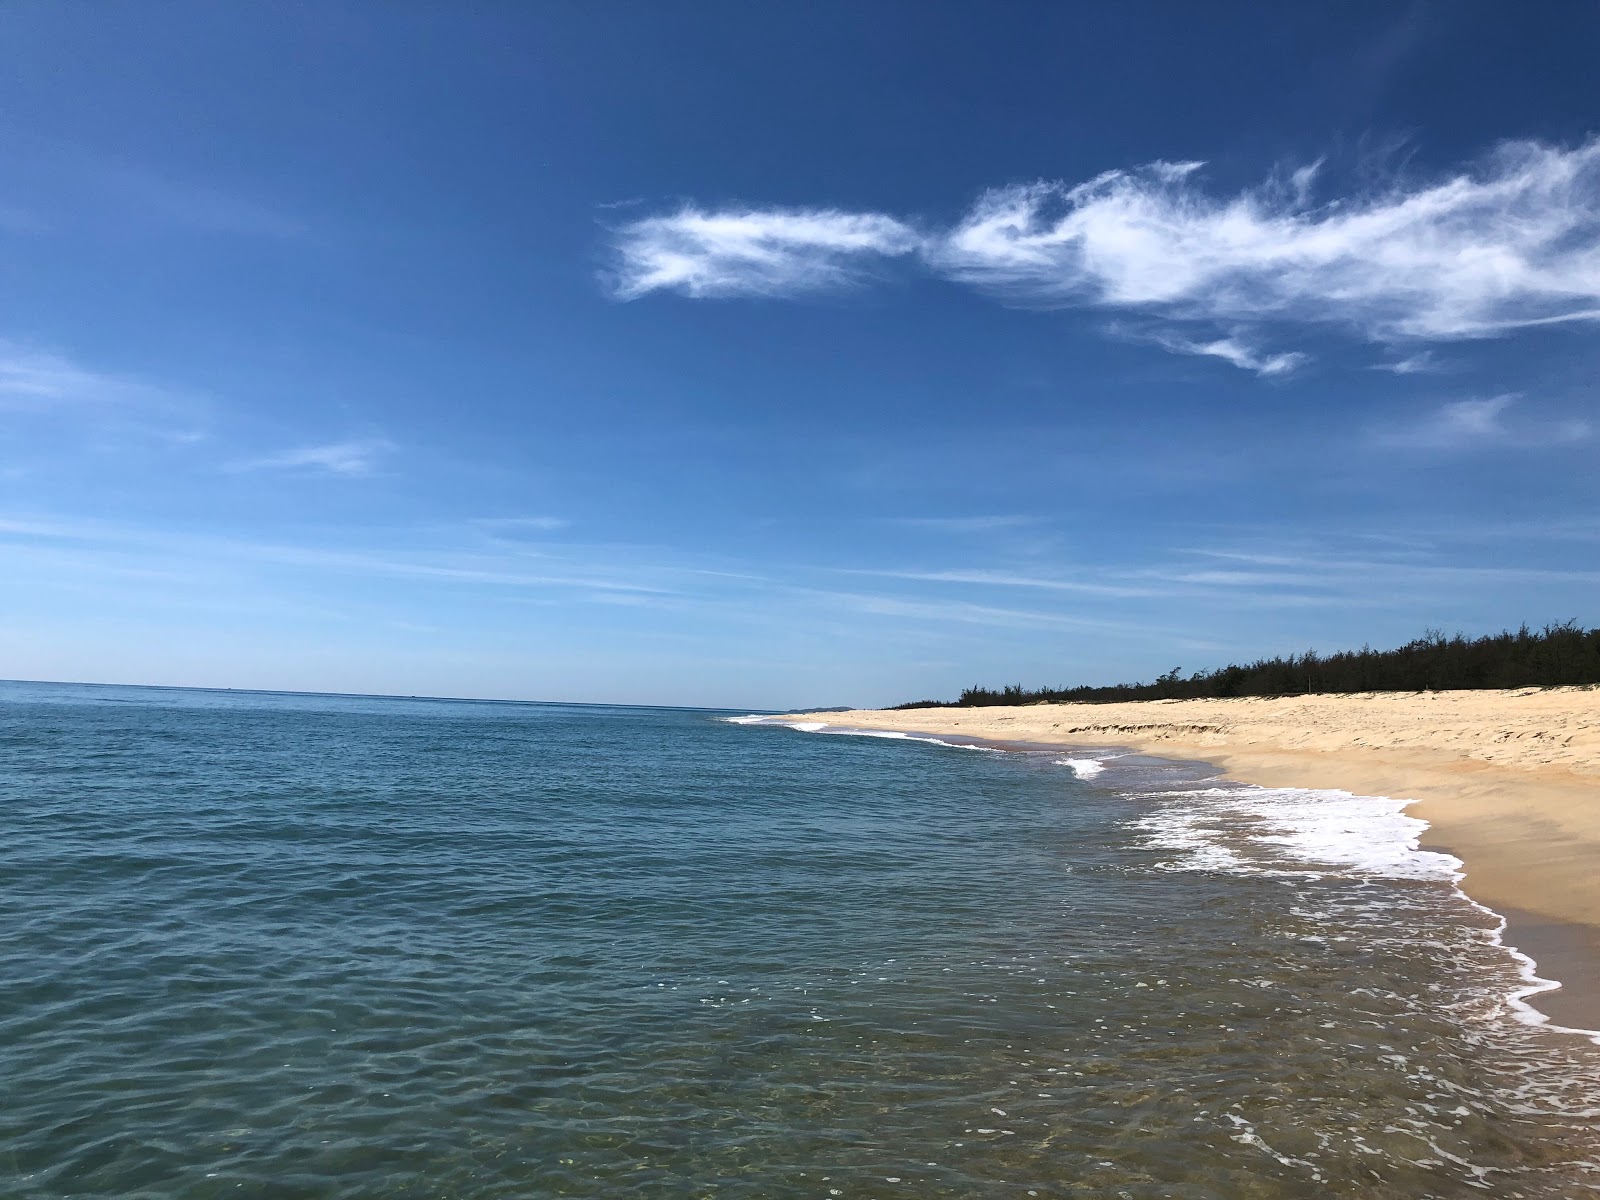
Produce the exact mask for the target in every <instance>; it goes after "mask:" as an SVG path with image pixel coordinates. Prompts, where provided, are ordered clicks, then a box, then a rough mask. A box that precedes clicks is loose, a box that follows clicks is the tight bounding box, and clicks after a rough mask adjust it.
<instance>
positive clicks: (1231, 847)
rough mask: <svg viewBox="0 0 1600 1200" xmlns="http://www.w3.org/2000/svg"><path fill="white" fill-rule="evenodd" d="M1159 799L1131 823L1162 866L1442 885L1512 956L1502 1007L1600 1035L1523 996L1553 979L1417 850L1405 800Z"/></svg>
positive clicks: (1325, 796)
mask: <svg viewBox="0 0 1600 1200" xmlns="http://www.w3.org/2000/svg"><path fill="white" fill-rule="evenodd" d="M1159 798H1160V801H1161V803H1160V806H1159V807H1158V808H1157V809H1156V810H1155V811H1154V812H1152V813H1150V814H1149V815H1147V816H1144V817H1141V818H1139V819H1138V820H1136V821H1133V822H1131V824H1132V827H1133V828H1135V829H1137V830H1138V831H1139V832H1141V833H1142V834H1144V836H1145V843H1144V844H1145V845H1146V846H1148V847H1149V848H1151V849H1154V850H1159V851H1167V852H1171V853H1172V855H1173V857H1171V858H1168V859H1166V860H1165V861H1164V862H1162V864H1161V866H1162V867H1164V868H1166V869H1168V870H1186V871H1205V872H1216V873H1220V874H1234V875H1267V876H1299V877H1301V878H1308V877H1309V878H1329V877H1345V878H1357V879H1390V880H1423V881H1432V882H1437V883H1444V884H1447V885H1449V887H1450V888H1451V890H1452V891H1453V892H1454V894H1455V895H1456V897H1458V899H1459V900H1461V901H1464V902H1466V903H1467V904H1470V905H1471V906H1472V907H1474V908H1476V909H1477V910H1478V911H1480V912H1482V913H1484V914H1486V915H1488V916H1489V917H1491V918H1493V919H1494V920H1495V921H1496V922H1497V924H1496V927H1495V929H1494V930H1493V931H1492V932H1491V933H1490V935H1489V941H1490V942H1491V944H1493V945H1494V946H1496V947H1498V948H1500V949H1501V950H1502V951H1503V952H1504V953H1507V954H1509V955H1510V956H1511V958H1512V961H1513V962H1514V963H1515V965H1516V970H1517V973H1518V975H1519V976H1520V977H1521V979H1522V986H1520V987H1518V988H1516V989H1514V990H1513V991H1512V992H1511V993H1509V994H1508V995H1506V996H1505V997H1504V1002H1505V1006H1506V1011H1507V1012H1508V1013H1509V1014H1510V1015H1511V1016H1512V1017H1513V1018H1514V1019H1515V1020H1517V1021H1519V1022H1521V1023H1523V1024H1525V1025H1534V1026H1542V1027H1545V1028H1547V1029H1550V1030H1552V1031H1555V1032H1562V1033H1573V1034H1579V1035H1581V1036H1584V1037H1587V1038H1588V1039H1590V1040H1591V1041H1593V1042H1595V1043H1596V1044H1597V1045H1600V1032H1597V1031H1594V1030H1588V1029H1574V1028H1571V1027H1569V1026H1564V1025H1557V1024H1555V1023H1553V1022H1552V1021H1551V1020H1550V1018H1549V1017H1548V1016H1546V1015H1545V1014H1544V1013H1542V1012H1540V1011H1539V1010H1538V1009H1536V1008H1534V1007H1533V1006H1532V1005H1531V1004H1529V1003H1528V1000H1529V998H1530V997H1533V996H1537V995H1540V994H1541V993H1544V992H1548V991H1553V990H1554V989H1556V988H1558V987H1560V986H1561V985H1560V984H1559V983H1558V982H1556V981H1554V980H1550V979H1545V978H1544V977H1542V976H1541V975H1540V974H1539V972H1538V964H1537V963H1535V962H1534V960H1533V959H1532V958H1531V957H1529V956H1528V955H1527V954H1525V953H1523V952H1522V951H1521V950H1518V949H1517V948H1516V947H1514V946H1511V945H1509V944H1507V942H1506V940H1505V932H1506V919H1505V918H1504V917H1503V916H1501V915H1500V914H1499V913H1496V912H1495V911H1494V910H1492V909H1490V908H1488V907H1486V906H1485V905H1482V904H1480V903H1478V902H1477V901H1476V900H1473V899H1472V897H1471V896H1469V895H1467V893H1466V892H1464V891H1462V889H1461V881H1462V879H1463V878H1464V876H1463V871H1462V866H1463V864H1462V862H1461V860H1460V859H1459V858H1456V857H1455V856H1454V855H1452V854H1445V853H1441V852H1439V851H1436V850H1424V849H1423V848H1422V847H1421V845H1420V841H1421V838H1422V835H1423V834H1424V833H1425V832H1426V831H1427V829H1428V823H1427V822H1426V821H1423V820H1421V819H1419V818H1417V817H1411V816H1407V815H1406V812H1405V809H1406V808H1407V807H1408V806H1409V805H1410V804H1411V803H1412V802H1411V801H1409V800H1396V799H1393V798H1391V797H1388V796H1357V795H1354V794H1352V793H1350V792H1345V791H1337V790H1333V789H1313V788H1267V787H1254V786H1226V787H1210V788H1199V789H1194V790H1189V791H1174V792H1163V793H1160V794H1159Z"/></svg>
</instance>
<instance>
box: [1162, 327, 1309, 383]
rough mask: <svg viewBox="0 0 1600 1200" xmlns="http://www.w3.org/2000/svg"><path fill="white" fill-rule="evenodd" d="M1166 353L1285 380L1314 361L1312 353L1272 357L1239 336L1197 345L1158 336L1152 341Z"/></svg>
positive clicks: (1289, 352)
mask: <svg viewBox="0 0 1600 1200" xmlns="http://www.w3.org/2000/svg"><path fill="white" fill-rule="evenodd" d="M1151 340H1152V341H1154V342H1155V343H1156V345H1158V346H1160V347H1161V348H1162V349H1163V350H1169V351H1171V352H1172V353H1174V354H1195V355H1200V356H1202V357H1208V358H1220V359H1222V361H1223V362H1226V363H1231V364H1233V365H1234V366H1236V367H1238V368H1239V369H1240V370H1241V371H1253V372H1255V373H1256V374H1257V375H1260V376H1262V377H1263V378H1265V379H1274V378H1281V377H1282V376H1285V375H1289V374H1292V373H1293V372H1295V371H1297V370H1299V369H1300V368H1301V367H1303V366H1304V365H1305V364H1306V363H1308V362H1310V361H1311V356H1310V355H1309V354H1302V353H1300V352H1299V351H1293V350H1291V351H1288V352H1286V353H1281V354H1268V353H1265V352H1263V351H1260V350H1256V349H1254V348H1253V347H1251V346H1250V345H1249V344H1248V343H1247V342H1245V341H1244V340H1243V338H1242V337H1241V336H1239V335H1237V334H1235V335H1233V336H1230V337H1222V338H1216V339H1215V340H1213V341H1209V342H1195V341H1191V340H1189V339H1188V338H1180V337H1172V336H1169V335H1157V336H1155V337H1154V338H1152V339H1151Z"/></svg>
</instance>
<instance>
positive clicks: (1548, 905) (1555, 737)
mask: <svg viewBox="0 0 1600 1200" xmlns="http://www.w3.org/2000/svg"><path fill="white" fill-rule="evenodd" d="M795 719H804V720H809V721H824V722H826V723H828V724H829V725H835V726H848V727H854V728H860V729H895V730H903V731H906V732H915V733H931V734H938V735H955V736H961V737H968V738H975V739H982V740H985V741H1001V742H1036V743H1050V744H1061V745H1074V746H1107V745H1116V746H1125V747H1128V748H1130V749H1133V750H1136V751H1138V752H1140V753H1144V754H1152V755H1159V756H1160V757H1163V758H1180V759H1200V760H1203V761H1206V762H1210V763H1213V764H1215V765H1216V766H1217V767H1219V768H1220V769H1221V770H1223V771H1224V772H1225V773H1226V774H1227V775H1228V776H1229V777H1231V778H1233V779H1236V780H1239V781H1240V782H1245V783H1258V784H1264V785H1267V786H1272V787H1308V788H1342V789H1344V790H1345V791H1349V792H1355V793H1357V794H1361V795H1374V796H1391V797H1394V798H1396V799H1405V800H1415V801H1417V802H1418V803H1417V804H1416V805H1415V806H1414V807H1412V808H1411V809H1410V810H1409V811H1410V812H1411V813H1412V814H1413V815H1415V816H1418V817H1421V818H1423V819H1424V820H1426V821H1427V822H1429V824H1430V826H1431V827H1432V828H1431V832H1430V833H1429V835H1428V837H1427V838H1426V842H1427V844H1428V845H1430V846H1434V847H1437V848H1443V849H1447V850H1449V851H1450V852H1451V853H1453V854H1455V855H1457V856H1458V857H1459V858H1461V859H1462V861H1463V862H1464V863H1465V864H1466V866H1465V870H1466V879H1465V881H1464V883H1463V885H1462V886H1463V887H1464V888H1465V890H1466V891H1467V893H1468V895H1470V896H1472V898H1473V899H1475V900H1477V901H1478V902H1479V903H1482V904H1486V905H1488V906H1489V907H1490V908H1493V909H1495V910H1497V911H1499V912H1503V913H1507V914H1509V915H1511V916H1512V918H1513V922H1514V924H1513V930H1512V932H1513V935H1515V933H1516V932H1517V927H1518V926H1519V925H1520V926H1522V927H1524V928H1526V930H1527V931H1528V934H1529V938H1537V939H1538V940H1540V941H1542V942H1544V943H1546V944H1548V945H1550V946H1555V945H1556V944H1557V943H1560V944H1561V945H1562V946H1563V947H1565V949H1564V950H1560V951H1553V952H1555V953H1561V954H1562V955H1563V956H1564V959H1565V961H1563V962H1562V963H1561V964H1560V966H1559V968H1558V967H1557V966H1556V964H1553V963H1551V962H1548V961H1546V960H1545V959H1544V958H1541V968H1542V973H1545V974H1550V975H1552V976H1553V977H1554V978H1564V979H1565V980H1566V982H1567V989H1566V991H1567V994H1566V996H1565V997H1563V998H1561V999H1560V1000H1557V999H1556V998H1555V997H1552V998H1551V1004H1550V1006H1549V1007H1551V1008H1552V1010H1553V1009H1554V1008H1557V1007H1561V1006H1562V1005H1567V1006H1568V1007H1569V1010H1570V1006H1571V1005H1572V1004H1573V1003H1576V1002H1577V1001H1578V1000H1579V997H1578V996H1575V995H1574V994H1573V992H1574V990H1575V989H1576V990H1580V991H1583V992H1587V993H1589V996H1588V998H1587V1000H1586V1002H1585V1004H1584V1007H1585V1008H1586V1009H1588V1010H1590V1011H1591V1012H1593V1011H1594V1010H1595V1008H1596V1007H1597V1006H1600V986H1594V985H1600V958H1596V957H1595V955H1594V954H1593V951H1594V950H1595V949H1597V948H1600V688H1551V689H1543V690H1541V689H1537V688H1526V689H1521V690H1517V691H1476V692H1423V693H1411V692H1404V693H1401V692H1382V693H1368V694H1362V695H1348V696H1296V697H1279V698H1272V699H1237V700H1149V701H1139V702H1135V703H1128V704H1035V705H1028V706H1025V707H1019V708H1002V707H995V708H933V709H907V710H903V711H887V710H865V711H858V712H842V713H813V714H806V715H805V716H804V717H797V718H795ZM1574 927H1577V928H1574ZM1541 928H1542V929H1544V930H1545V931H1546V932H1544V933H1539V930H1540V929H1541ZM1550 930H1557V931H1562V930H1564V932H1558V933H1556V934H1552V933H1550V932H1549V931H1550ZM1513 940H1515V938H1514V937H1513ZM1524 940H1525V941H1527V940H1528V939H1524ZM1527 948H1529V949H1530V950H1534V947H1532V946H1528V947H1527ZM1534 952H1535V956H1536V957H1539V955H1538V952H1537V951H1536V950H1535V951H1534ZM1557 1019H1558V1020H1559V1019H1562V1018H1561V1017H1560V1016H1559V1015H1558V1017H1557Z"/></svg>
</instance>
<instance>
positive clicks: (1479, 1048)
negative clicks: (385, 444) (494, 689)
mask: <svg viewBox="0 0 1600 1200" xmlns="http://www.w3.org/2000/svg"><path fill="white" fill-rule="evenodd" d="M726 715H728V714H716V713H710V712H703V711H690V710H664V709H638V708H605V707H589V706H563V705H542V704H500V703H480V702H458V701H442V700H405V699H385V698H361V697H333V696H303V695H285V694H263V693H244V692H208V691H184V690H173V689H146V688H120V687H98V686H79V685H46V684H0V821H3V822H4V843H3V844H4V851H3V857H0V867H3V872H0V1097H3V1098H0V1195H5V1196H16V1197H58V1196H93V1195H106V1196H150V1197H214V1196H215V1197H220V1196H233V1197H236V1196H260V1197H302V1196H303V1197H335V1196H338V1197H357V1196H362V1197H365V1196H385V1197H543V1196H613V1195H619V1194H622V1193H624V1192H625V1191H633V1192H637V1193H639V1194H643V1195H652V1196H685V1197H688V1196H733V1197H789V1196H819V1197H829V1196H847V1197H857V1196H864V1197H872V1196H876V1197H890V1196H906V1197H912V1196H915V1197H927V1196H1005V1197H1012V1196H1016V1197H1023V1196H1032V1195H1039V1196H1067V1195H1105V1196H1116V1197H1141V1198H1143V1197H1219V1198H1220V1197H1227V1198H1236V1197H1290V1196H1295V1197H1298V1196H1308V1197H1309V1196H1326V1195H1352V1196H1354V1195H1361V1196H1395V1197H1400V1196H1405V1197H1410V1196H1458V1195H1460V1196H1465V1195H1482V1194H1495V1195H1505V1196H1516V1195H1525V1196H1572V1195H1579V1194H1589V1191H1588V1189H1589V1188H1590V1187H1592V1186H1594V1185H1595V1184H1597V1183H1600V1173H1597V1172H1600V1168H1597V1167H1596V1166H1595V1162H1596V1137H1595V1125H1594V1122H1595V1118H1596V1116H1597V1115H1600V1090H1597V1087H1596V1084H1597V1081H1600V1069H1597V1066H1596V1055H1597V1054H1600V1051H1597V1050H1596V1048H1595V1047H1594V1046H1593V1045H1591V1044H1590V1043H1589V1042H1587V1041H1585V1040H1584V1039H1582V1038H1578V1037H1574V1036H1572V1035H1567V1034H1561V1033H1558V1032H1552V1031H1550V1030H1547V1029H1538V1028H1535V1027H1533V1026H1530V1025H1528V1024H1526V1023H1525V1021H1519V1020H1518V1019H1516V1018H1517V1014H1516V1013H1515V1012H1514V1011H1513V1008H1512V1007H1511V1006H1509V1005H1508V1004H1507V1002H1506V997H1507V995H1508V994H1510V993H1511V992H1512V991H1513V990H1514V989H1515V988H1516V986H1517V985H1518V983H1519V982H1520V979H1519V976H1518V968H1517V964H1516V963H1515V962H1514V961H1512V959H1511V958H1510V957H1509V955H1508V954H1507V952H1506V951H1505V950H1504V948H1503V947H1500V946H1499V945H1498V943H1497V941H1496V940H1495V937H1494V933H1495V929H1494V926H1495V922H1494V920H1493V918H1492V915H1491V914H1486V913H1484V912H1483V911H1481V910H1478V909H1476V908H1474V907H1473V906H1471V905H1470V904H1468V903H1466V902H1465V901H1464V900H1463V898H1462V897H1460V895H1459V893H1457V892H1455V890H1454V888H1453V886H1451V885H1450V884H1449V883H1448V881H1444V880H1441V879H1440V878H1435V877H1432V876H1430V875H1429V874H1428V872H1427V871H1420V872H1418V871H1410V872H1407V871H1400V870H1386V869H1378V868H1374V867H1373V866H1372V865H1371V864H1370V863H1366V864H1365V865H1361V864H1357V865H1355V866H1352V865H1350V863H1348V862H1340V861H1330V862H1329V863H1325V864H1323V865H1321V866H1316V867H1315V868H1314V869H1312V868H1311V867H1308V865H1307V864H1308V855H1309V856H1310V857H1311V858H1315V853H1313V852H1312V851H1308V850H1307V848H1306V845H1305V844H1304V843H1305V838H1304V837H1302V838H1301V839H1300V841H1299V842H1292V839H1291V840H1290V841H1286V840H1285V839H1284V838H1282V837H1278V835H1276V834H1270V832H1269V834H1267V835H1262V836H1252V837H1251V838H1249V839H1243V840H1241V838H1242V835H1241V834H1240V833H1239V830H1240V829H1242V828H1244V826H1243V825H1241V824H1240V822H1241V821H1246V822H1248V821H1255V822H1257V823H1258V824H1259V823H1261V822H1266V823H1267V824H1270V823H1271V822H1272V821H1274V820H1277V818H1276V817H1275V816H1274V815H1273V814H1274V813H1276V812H1277V811H1278V809H1276V808H1273V807H1272V805H1274V804H1278V803H1280V801H1282V797H1278V798H1276V799H1275V798H1274V797H1273V796H1268V795H1266V794H1264V793H1262V794H1260V795H1257V794H1256V793H1251V798H1250V799H1249V803H1250V804H1251V805H1254V806H1255V807H1254V808H1251V809H1250V810H1249V812H1247V813H1245V814H1244V815H1243V816H1240V815H1239V814H1240V813H1241V812H1243V811H1244V810H1242V809H1240V808H1239V805H1240V804H1241V803H1242V801H1241V800H1240V799H1239V796H1238V794H1237V793H1235V792H1225V791H1218V790H1216V789H1215V787H1214V786H1213V785H1215V783H1216V781H1214V780H1208V779H1207V777H1206V775H1205V773H1204V772H1203V771H1202V770H1201V769H1199V768H1196V767H1193V766H1185V765H1181V764H1168V763H1161V762H1158V761H1154V760H1145V759H1136V758H1131V757H1130V758H1124V759H1111V758H1110V757H1109V754H1107V755H1105V756H1103V761H1101V762H1100V766H1102V767H1103V768H1104V771H1103V773H1101V774H1094V772H1093V770H1092V769H1085V768H1083V767H1082V766H1081V765H1080V767H1079V768H1077V769H1074V768H1073V767H1069V766H1066V765H1064V764H1063V761H1062V759H1061V756H1060V754H1059V753H1057V754H1000V753H986V752H980V751H974V750H968V749H959V748H951V747H945V746H938V745H930V744H926V743H917V742H912V741H907V740H892V739H882V738H868V737H852V736H833V735H818V734H813V733H805V732H799V731H796V730H794V729H791V728H785V727H780V726H752V725H738V724H731V723H728V722H727V721H725V720H722V719H719V718H720V717H722V716H726ZM1208 789H1209V790H1208ZM1308 795H1311V796H1312V798H1313V799H1315V794H1308ZM1300 799H1301V800H1305V796H1302V797H1301V798H1300ZM1285 803H1286V801H1285ZM1229 805H1231V806H1232V807H1231V808H1229V807H1227V806H1229ZM1197 806H1202V807H1197ZM1219 806H1220V807H1219ZM1302 807H1304V806H1303V805H1302ZM1285 811H1287V810H1285ZM1321 811H1324V812H1325V811H1330V810H1321ZM1230 813H1231V814H1233V815H1231V816H1230V815H1228V814H1230ZM1285 819H1286V820H1287V818H1285ZM1208 822H1209V825H1208ZM1251 828H1256V826H1251ZM1261 828H1266V826H1265V825H1262V826H1261ZM1297 828H1301V829H1302V832H1303V826H1302V827H1297ZM1342 828H1343V827H1342ZM1373 828H1374V829H1378V828H1380V827H1379V826H1378V825H1374V826H1373ZM1383 828H1387V827H1383ZM1207 829H1210V830H1211V832H1212V833H1213V834H1215V836H1212V837H1211V838H1210V841H1209V842H1207V843H1206V844H1204V845H1202V844H1201V841H1203V840H1204V839H1200V838H1199V833H1203V832H1205V831H1206V830H1207ZM1218 830H1222V831H1223V832H1220V833H1219V832H1217V831H1218ZM1345 833H1346V834H1348V833H1349V829H1345ZM1376 836H1377V834H1372V835H1371V837H1376ZM1274 837H1277V841H1274V840H1273V838H1274ZM1361 837H1367V835H1366V834H1362V835H1361ZM1228 838H1234V839H1235V840H1234V842H1233V843H1231V844H1230V843H1228V841H1227V839H1228ZM1197 839H1198V840H1197ZM1358 840H1359V839H1358ZM1368 840H1369V841H1370V840H1371V838H1370V837H1369V838H1368ZM1327 853H1329V854H1332V853H1333V852H1332V851H1328V852H1327ZM1337 857H1338V856H1337V855H1334V858H1335V859H1336V858H1337ZM1246 867H1248V869H1245V868H1246Z"/></svg>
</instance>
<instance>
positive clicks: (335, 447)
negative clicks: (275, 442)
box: [227, 438, 394, 476]
mask: <svg viewBox="0 0 1600 1200" xmlns="http://www.w3.org/2000/svg"><path fill="white" fill-rule="evenodd" d="M393 449H394V444H393V443H392V442H389V441H386V440H384V439H382V438H372V439H368V440H365V441H349V442H326V443H323V444H322V445H316V446H301V447H298V448H297V449H294V450H285V451H284V452H283V453H281V454H271V455H267V456H266V457H264V458H251V459H245V460H243V461H240V462H235V463H231V464H229V466H228V468H227V469H228V470H230V471H235V472H243V471H312V472H323V473H326V474H329V475H348V476H362V475H371V474H373V473H374V472H375V471H376V470H377V466H378V460H379V459H380V458H382V457H383V456H384V455H386V454H388V453H389V452H390V451H392V450H393Z"/></svg>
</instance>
